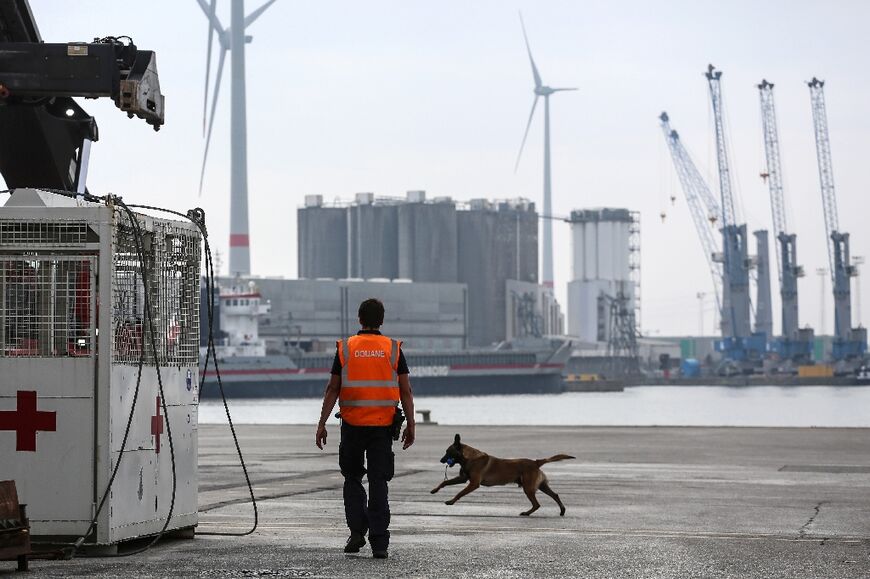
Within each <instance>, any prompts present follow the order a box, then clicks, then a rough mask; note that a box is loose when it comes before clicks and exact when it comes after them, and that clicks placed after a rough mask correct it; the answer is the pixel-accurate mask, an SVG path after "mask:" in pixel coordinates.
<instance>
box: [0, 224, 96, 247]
mask: <svg viewBox="0 0 870 579" xmlns="http://www.w3.org/2000/svg"><path fill="white" fill-rule="evenodd" d="M87 241H88V225H87V223H84V222H81V221H56V220H51V221H49V220H13V219H3V220H0V246H3V247H10V246H11V247H34V246H35V247H45V246H48V245H51V246H61V247H62V246H67V247H79V246H82V245H84V244H85V243H87Z"/></svg>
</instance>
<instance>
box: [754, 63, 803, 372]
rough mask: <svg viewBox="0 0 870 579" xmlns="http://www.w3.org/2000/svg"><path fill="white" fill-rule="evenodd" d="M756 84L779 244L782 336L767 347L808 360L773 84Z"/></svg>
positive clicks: (796, 359) (766, 176)
mask: <svg viewBox="0 0 870 579" xmlns="http://www.w3.org/2000/svg"><path fill="white" fill-rule="evenodd" d="M757 87H758V95H759V100H760V103H761V127H762V133H763V136H764V154H765V160H766V162H767V168H766V170H765V172H764V173H762V174H761V176H762V178H763V179H764V180H765V181H766V182H767V187H768V189H769V190H770V213H771V215H772V217H773V234H774V238H775V239H776V242H777V243H778V244H779V247H778V251H777V252H776V267H777V273H778V278H779V295H780V298H781V300H782V313H781V316H782V318H781V321H782V336H781V337H780V338H778V339H776V340H773V341H772V342H771V348H772V349H773V351H775V352H776V353H777V354H779V356H780V357H781V358H783V359H787V360H791V361H793V362H795V363H806V362H809V361H810V359H811V356H812V347H813V330H812V329H810V328H804V329H801V328H800V326H799V324H798V278H800V277H803V275H804V269H803V267H801V266H799V265H797V236H796V235H795V234H794V233H789V230H788V222H787V219H786V209H785V188H784V186H783V178H782V160H781V157H780V150H779V131H778V127H777V122H776V106H775V104H774V99H773V83H771V82H768V81H767V80H762V81H761V83H760V84H759V85H757Z"/></svg>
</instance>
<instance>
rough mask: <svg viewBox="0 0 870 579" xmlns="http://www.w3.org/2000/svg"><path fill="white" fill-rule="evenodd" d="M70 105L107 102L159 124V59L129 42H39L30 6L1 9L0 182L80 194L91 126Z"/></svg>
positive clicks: (5, 4)
mask: <svg viewBox="0 0 870 579" xmlns="http://www.w3.org/2000/svg"><path fill="white" fill-rule="evenodd" d="M73 97H86V98H98V97H108V98H111V99H112V100H114V102H115V104H116V106H117V107H118V108H120V109H121V110H122V111H124V112H126V113H127V115H128V116H130V117H134V116H136V117H139V118H142V119H144V120H145V121H146V122H147V123H148V124H150V125H152V126H153V127H154V129H155V130H157V129H159V128H160V126H161V125H162V124H163V118H164V117H163V104H164V97H163V95H162V94H161V92H160V83H159V80H158V76H157V68H156V57H155V54H154V53H153V52H151V51H142V50H138V49H137V48H136V45H135V44H133V42H132V41H131V40H130V39H129V38H126V37H120V38H116V37H106V38H103V39H97V40H95V41H93V42H91V43H69V44H47V43H43V42H42V38H41V36H40V34H39V30H38V28H37V26H36V22H35V21H34V19H33V14H32V12H31V9H30V5H29V3H28V1H27V0H3V1H0V174H2V175H3V178H4V180H5V181H6V184H7V186H9V187H12V188H15V187H25V186H27V187H45V188H53V189H64V190H68V191H77V190H78V191H83V190H84V186H85V178H86V175H87V158H88V153H89V151H90V144H91V143H92V142H94V141H96V140H97V139H98V137H99V135H98V131H97V125H96V122H95V121H94V118H93V117H91V116H90V115H88V114H87V113H86V112H85V111H84V110H83V109H82V108H81V107H80V106H79V105H78V104H77V103H76V102H75V101H74V100H73Z"/></svg>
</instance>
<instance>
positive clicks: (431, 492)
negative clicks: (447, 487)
mask: <svg viewBox="0 0 870 579" xmlns="http://www.w3.org/2000/svg"><path fill="white" fill-rule="evenodd" d="M438 490H439V489H438V487H435V488H434V489H432V490H431V491H429V493H430V494H433V495H434V494H435V493H437V492H438Z"/></svg>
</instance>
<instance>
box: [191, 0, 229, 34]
mask: <svg viewBox="0 0 870 579" xmlns="http://www.w3.org/2000/svg"><path fill="white" fill-rule="evenodd" d="M196 3H197V4H199V7H200V8H202V12H203V14H205V17H206V18H208V21H209V23H210V24H211V25H212V26H213V27H214V29H215V30H216V31H217V33H218V34H223V31H224V27H223V26H221V21H220V20H218V17H217V14H215V13H214V12H210V11H209V7H208V6H207V5H206V3H205V0H196Z"/></svg>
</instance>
